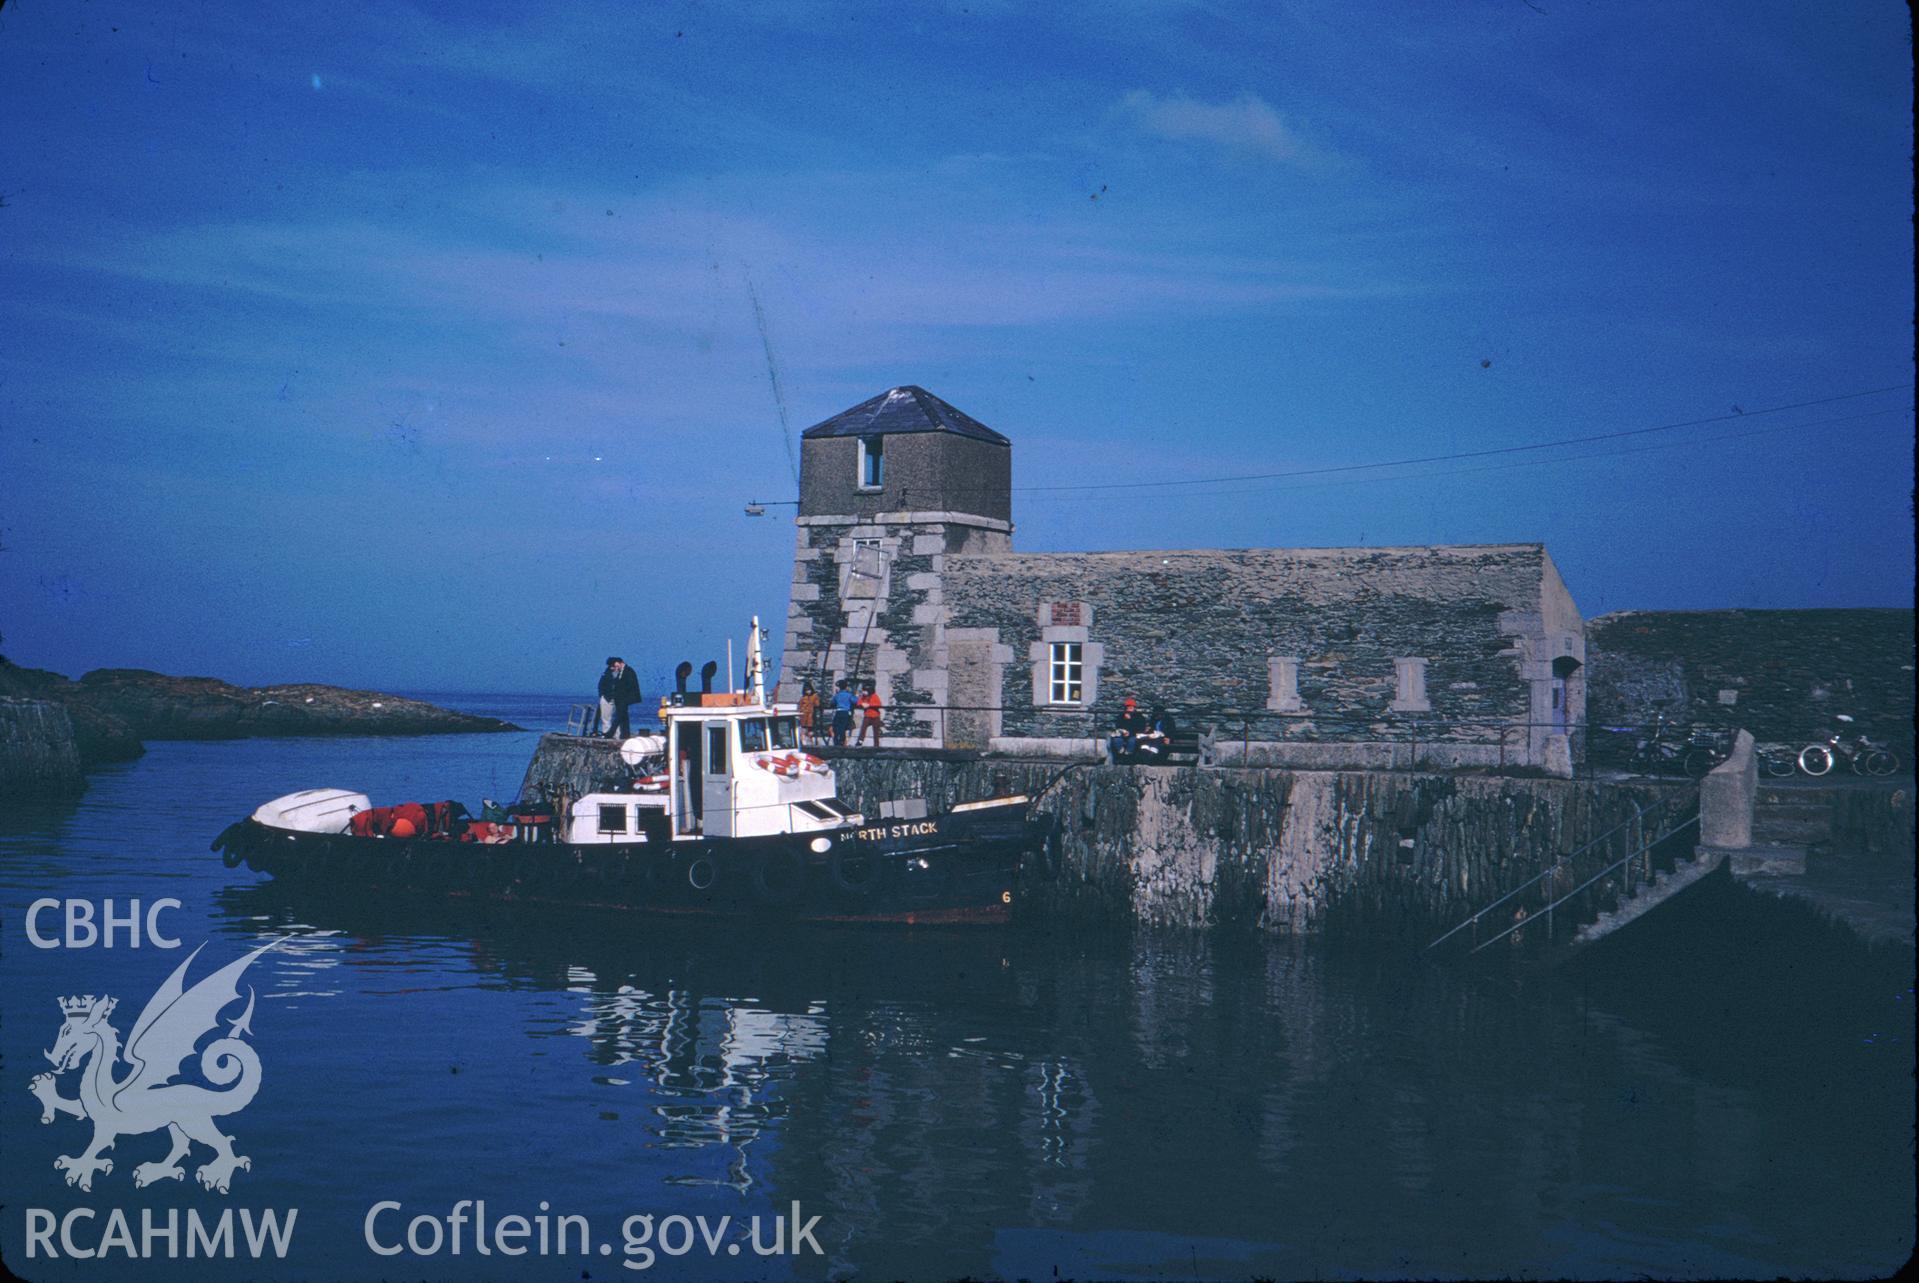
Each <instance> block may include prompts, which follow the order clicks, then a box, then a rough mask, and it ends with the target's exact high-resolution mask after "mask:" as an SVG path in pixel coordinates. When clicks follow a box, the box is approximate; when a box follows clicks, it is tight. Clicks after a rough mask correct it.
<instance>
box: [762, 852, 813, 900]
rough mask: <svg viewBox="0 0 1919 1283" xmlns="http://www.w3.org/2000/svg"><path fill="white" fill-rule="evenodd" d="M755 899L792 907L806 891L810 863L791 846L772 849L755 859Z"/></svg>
mask: <svg viewBox="0 0 1919 1283" xmlns="http://www.w3.org/2000/svg"><path fill="white" fill-rule="evenodd" d="M752 886H753V898H754V899H755V900H758V901H759V902H760V903H761V904H791V903H793V902H794V901H795V900H798V899H799V898H800V893H801V892H802V891H804V890H805V889H806V859H805V857H803V856H802V855H801V854H800V853H799V852H798V851H796V850H794V849H793V848H792V847H790V846H776V847H769V848H767V849H766V850H764V851H761V852H760V853H759V855H757V856H755V857H754V859H753V873H752Z"/></svg>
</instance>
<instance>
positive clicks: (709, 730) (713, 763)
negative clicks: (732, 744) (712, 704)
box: [706, 722, 726, 775]
mask: <svg viewBox="0 0 1919 1283" xmlns="http://www.w3.org/2000/svg"><path fill="white" fill-rule="evenodd" d="M706 769H707V771H708V773H710V774H713V775H724V774H726V723H725V722H708V723H707V724H706Z"/></svg>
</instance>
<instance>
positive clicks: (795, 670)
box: [778, 386, 1013, 745]
mask: <svg viewBox="0 0 1919 1283" xmlns="http://www.w3.org/2000/svg"><path fill="white" fill-rule="evenodd" d="M1012 488H1013V449H1012V442H1010V441H1008V440H1007V439H1006V438H1005V437H1003V436H1001V435H1000V434H999V433H997V432H995V431H993V430H992V429H991V428H989V427H987V426H986V425H985V424H983V423H981V422H979V421H978V420H977V419H974V418H973V417H972V416H970V415H968V414H965V413H963V412H962V411H960V410H957V409H955V408H954V407H953V406H951V405H948V404H947V403H946V402H944V401H942V400H940V399H939V398H938V397H936V396H934V395H933V394H932V393H930V392H928V391H926V390H925V389H924V388H917V387H910V386H909V387H898V388H892V389H890V390H888V391H886V392H882V393H880V395H878V396H876V397H873V398H872V399H870V400H867V401H862V402H860V404H858V405H856V406H854V407H853V408H852V409H850V410H844V411H842V412H841V413H839V414H836V415H834V416H833V417H832V418H830V419H827V420H826V421H825V422H823V423H817V424H815V425H814V426H812V427H810V428H808V429H807V430H806V431H805V432H804V433H802V434H801V438H800V503H799V518H798V522H799V535H798V540H797V543H796V546H795V549H794V553H793V594H792V604H791V605H790V606H789V607H788V610H787V620H786V645H785V649H784V653H783V658H782V660H781V664H780V684H779V692H778V698H779V699H780V700H782V701H792V700H797V699H798V698H799V696H800V683H801V682H802V681H807V680H810V681H812V682H813V684H814V685H815V687H816V688H818V689H819V691H820V694H821V698H822V699H825V698H827V697H828V696H829V695H830V693H831V692H832V690H833V684H834V682H836V681H838V680H839V679H840V678H850V679H852V680H854V681H855V682H860V681H871V682H873V683H874V684H875V687H876V689H877V690H878V692H879V696H880V698H881V700H882V701H884V703H885V705H886V710H887V712H886V720H885V734H886V741H887V743H889V744H909V743H918V744H926V745H938V744H942V743H946V742H948V740H949V738H950V735H949V731H950V730H951V729H952V728H951V727H949V726H948V725H947V713H946V711H945V706H946V705H947V704H948V703H949V702H950V701H949V698H948V684H949V683H948V649H947V637H946V625H945V620H944V610H943V605H944V596H943V593H942V577H943V575H944V573H945V558H946V556H947V555H948V554H949V553H988V552H1005V551H1007V550H1009V549H1010V547H1011V540H1012V532H1013V523H1012V500H1013V496H1012Z"/></svg>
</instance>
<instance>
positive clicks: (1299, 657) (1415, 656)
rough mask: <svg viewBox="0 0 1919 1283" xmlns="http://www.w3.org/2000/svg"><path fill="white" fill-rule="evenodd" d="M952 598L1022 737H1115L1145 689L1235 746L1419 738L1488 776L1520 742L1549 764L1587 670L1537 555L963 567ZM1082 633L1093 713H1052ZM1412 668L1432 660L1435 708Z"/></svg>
mask: <svg viewBox="0 0 1919 1283" xmlns="http://www.w3.org/2000/svg"><path fill="white" fill-rule="evenodd" d="M942 587H943V597H944V604H945V615H946V625H947V631H948V638H949V641H950V640H952V639H957V638H958V637H960V636H961V635H962V630H963V631H964V636H965V637H966V639H967V640H968V643H969V644H972V645H976V646H980V647H986V646H994V647H997V649H998V651H999V662H1001V663H1002V664H1003V665H1004V667H1003V670H1002V672H1001V673H1000V674H999V683H998V685H999V687H1000V689H1001V691H1002V697H1003V703H1002V707H1001V709H1000V710H999V711H998V715H997V719H996V720H997V723H998V735H999V736H1000V737H1002V738H1006V739H1030V740H1050V739H1059V738H1070V737H1085V736H1091V735H1095V734H1098V733H1102V732H1103V731H1104V730H1105V729H1106V728H1108V727H1110V726H1112V725H1113V723H1114V721H1115V719H1116V718H1117V717H1118V714H1119V709H1120V701H1121V700H1122V699H1123V698H1124V697H1126V696H1129V695H1130V696H1134V697H1136V698H1138V699H1139V700H1140V702H1141V703H1142V704H1143V705H1145V706H1147V707H1149V708H1150V707H1153V706H1156V705H1160V704H1164V705H1165V706H1166V707H1168V708H1169V709H1172V710H1174V711H1175V712H1176V713H1178V714H1181V715H1182V720H1183V721H1185V722H1187V723H1188V724H1200V725H1203V724H1205V723H1207V722H1209V721H1210V722H1217V723H1218V725H1219V726H1220V732H1221V735H1222V736H1223V737H1226V738H1233V739H1245V738H1251V739H1254V740H1266V741H1279V740H1284V741H1304V742H1308V743H1311V742H1314V741H1322V742H1377V741H1404V740H1407V739H1409V738H1411V737H1412V735H1413V728H1414V726H1415V725H1417V726H1418V727H1419V737H1420V738H1422V739H1424V740H1427V741H1437V740H1450V741H1455V742H1461V743H1467V742H1470V743H1476V744H1478V745H1480V746H1482V750H1483V751H1482V752H1481V754H1480V757H1481V758H1483V759H1484V763H1485V764H1490V763H1492V762H1493V761H1494V760H1495V759H1496V758H1497V757H1498V756H1499V754H1498V745H1499V741H1500V739H1501V737H1502V735H1505V736H1506V737H1507V739H1508V753H1507V754H1506V760H1507V761H1509V762H1512V761H1524V762H1537V761H1539V760H1540V759H1541V757H1542V741H1543V739H1544V734H1545V730H1546V726H1545V723H1546V722H1547V721H1548V720H1549V718H1550V703H1549V696H1548V694H1547V692H1548V690H1549V687H1550V684H1551V679H1552V677H1553V664H1554V661H1555V660H1559V661H1561V662H1562V663H1566V664H1568V665H1569V666H1570V669H1571V670H1572V671H1573V672H1577V670H1578V668H1579V664H1580V662H1581V661H1583V659H1584V645H1583V639H1582V635H1581V632H1580V625H1579V618H1578V613H1577V610H1576V609H1575V608H1574V607H1573V606H1572V602H1571V598H1570V596H1569V595H1568V594H1567V593H1566V592H1565V590H1564V586H1563V585H1562V584H1561V583H1560V581H1559V576H1558V574H1557V572H1556V571H1555V570H1553V569H1552V565H1551V561H1550V559H1549V558H1548V557H1547V556H1546V555H1545V551H1544V550H1543V549H1542V548H1541V547H1539V546H1538V545H1536V544H1515V545H1499V546H1486V547H1469V548H1386V549H1367V548H1340V549H1254V550H1236V551H1213V550H1205V551H1179V552H1151V553H1012V552H1005V553H996V554H994V555H991V556H972V555H957V556H950V557H948V558H947V559H946V564H945V574H944V583H943V585H942ZM1062 621H1064V622H1062ZM1082 639H1083V641H1084V653H1085V657H1086V674H1085V679H1086V680H1085V685H1086V690H1085V696H1086V704H1085V707H1083V708H1061V707H1059V706H1057V705H1050V704H1049V699H1048V695H1049V692H1047V691H1046V689H1045V686H1044V683H1045V676H1046V674H1045V664H1044V661H1045V656H1046V648H1047V646H1048V644H1049V643H1052V642H1055V641H1073V640H1082ZM1402 660H1412V661H1415V662H1420V661H1423V688H1424V689H1423V698H1419V697H1418V696H1414V697H1412V698H1407V697H1406V692H1404V691H1403V690H1402V689H1401V687H1400V685H1399V674H1398V671H1397V668H1396V663H1397V661H1402ZM1289 686H1290V689H1288V687H1289ZM1580 687H1581V682H1580V680H1579V679H1578V678H1577V677H1574V678H1573V679H1572V680H1571V681H1570V682H1569V683H1568V691H1569V693H1570V694H1571V696H1572V700H1571V702H1570V704H1569V719H1568V720H1569V721H1570V722H1571V723H1572V724H1574V725H1577V724H1578V722H1579V719H1580V716H1581V714H1582V713H1583V694H1581V691H1580ZM1529 723H1537V724H1538V725H1536V726H1532V727H1529V726H1528V724H1529Z"/></svg>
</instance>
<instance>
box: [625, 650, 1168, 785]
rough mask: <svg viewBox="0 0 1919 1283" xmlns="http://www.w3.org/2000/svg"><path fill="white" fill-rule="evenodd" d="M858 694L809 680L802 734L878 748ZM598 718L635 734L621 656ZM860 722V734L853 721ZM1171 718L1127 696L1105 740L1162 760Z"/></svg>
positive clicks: (867, 693) (869, 697) (865, 702)
mask: <svg viewBox="0 0 1919 1283" xmlns="http://www.w3.org/2000/svg"><path fill="white" fill-rule="evenodd" d="M859 685H860V690H859V693H858V694H855V693H854V690H853V682H852V681H851V680H849V679H847V678H841V679H840V680H838V681H836V682H834V683H833V693H832V696H831V702H830V703H828V702H827V701H824V700H822V699H821V698H820V693H819V691H818V689H817V688H816V687H815V686H814V685H813V683H812V682H811V681H807V682H805V683H803V684H802V685H801V687H800V708H799V713H800V734H801V736H802V738H804V739H805V740H807V741H808V742H810V743H814V744H819V743H823V742H825V741H826V739H827V737H828V735H829V734H830V737H831V742H832V744H833V747H835V748H846V747H849V745H848V742H847V741H848V737H849V736H851V737H852V743H851V747H854V748H858V747H862V746H864V745H866V744H867V743H868V741H869V737H870V741H871V745H872V747H874V748H878V747H880V717H881V714H882V713H883V712H884V711H885V706H884V704H883V703H882V702H881V700H880V696H879V691H878V689H877V688H876V687H875V686H874V684H873V683H872V682H870V681H866V682H861V683H860V684H859ZM599 697H600V710H599V711H600V716H599V723H598V726H597V734H599V735H601V736H603V737H605V738H608V739H624V738H626V737H627V736H630V735H631V734H632V733H633V727H632V721H631V711H632V708H633V706H634V705H635V704H637V703H639V702H640V679H639V677H638V675H637V674H635V673H634V671H633V669H632V668H631V667H629V666H628V664H627V662H626V661H625V660H624V659H622V658H621V657H620V656H618V655H609V656H607V659H606V671H605V672H603V673H601V674H600V686H599ZM829 708H830V709H831V711H832V721H831V731H830V732H828V733H826V734H823V733H822V732H821V729H820V726H821V721H822V715H823V714H824V713H825V712H826V710H827V709H829ZM856 720H857V721H858V723H859V729H858V730H857V732H856V731H855V730H854V727H853V723H854V722H855V721H856ZM1172 739H1173V719H1172V717H1171V716H1170V715H1169V714H1168V713H1167V712H1166V710H1165V709H1163V708H1155V709H1154V710H1153V712H1152V715H1151V716H1150V717H1149V716H1147V714H1145V713H1144V712H1142V711H1140V707H1139V701H1138V700H1136V699H1134V698H1133V697H1132V696H1130V695H1129V696H1127V697H1126V699H1125V701H1124V702H1123V703H1122V704H1121V706H1120V714H1119V720H1118V722H1117V723H1116V724H1115V725H1114V727H1113V730H1112V733H1111V734H1110V735H1108V736H1107V738H1106V751H1107V754H1108V755H1109V756H1110V757H1111V759H1112V760H1113V761H1115V762H1156V761H1164V760H1165V759H1166V755H1167V752H1168V750H1169V749H1170V748H1171V746H1172Z"/></svg>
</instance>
